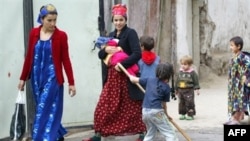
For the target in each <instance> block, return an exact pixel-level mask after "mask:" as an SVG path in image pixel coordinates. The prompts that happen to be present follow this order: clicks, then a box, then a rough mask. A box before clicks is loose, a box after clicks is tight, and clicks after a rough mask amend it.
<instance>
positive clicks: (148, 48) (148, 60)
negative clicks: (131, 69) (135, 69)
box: [138, 36, 160, 78]
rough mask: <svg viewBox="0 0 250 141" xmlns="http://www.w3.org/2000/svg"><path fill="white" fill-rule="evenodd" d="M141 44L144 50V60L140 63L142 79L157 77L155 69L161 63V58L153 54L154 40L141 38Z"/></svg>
mask: <svg viewBox="0 0 250 141" xmlns="http://www.w3.org/2000/svg"><path fill="white" fill-rule="evenodd" d="M140 44H141V49H142V58H141V59H140V60H139V62H138V65H139V68H140V78H145V77H156V76H155V69H156V67H157V65H158V64H159V63H160V56H158V55H156V54H155V53H154V52H153V48H154V38H153V37H150V36H142V37H141V38H140Z"/></svg>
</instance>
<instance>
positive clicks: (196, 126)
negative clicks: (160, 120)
mask: <svg viewBox="0 0 250 141" xmlns="http://www.w3.org/2000/svg"><path fill="white" fill-rule="evenodd" d="M207 81H209V83H207V82H204V83H203V82H201V87H202V89H201V90H200V93H201V94H200V95H199V96H197V95H196V97H195V102H196V110H197V114H196V116H195V120H193V121H187V120H179V119H178V117H179V115H178V110H177V109H178V105H177V104H178V100H176V101H173V100H172V101H171V102H170V103H168V108H169V114H170V115H171V116H172V117H173V119H174V122H175V123H176V124H177V125H178V126H179V127H180V128H181V129H182V130H183V131H184V132H185V134H186V135H188V137H190V139H191V140H192V141H223V123H224V122H225V121H227V80H226V77H218V78H216V79H211V80H207ZM247 120H249V119H248V117H246V118H245V120H244V122H247ZM176 132H177V134H178V137H179V141H185V140H186V139H185V138H184V136H183V135H182V134H181V133H180V132H179V131H178V130H177V129H176ZM92 135H93V130H86V129H78V130H77V131H76V130H74V131H73V130H71V131H70V132H69V134H68V136H67V137H66V141H81V140H82V139H83V138H88V137H91V136H92ZM137 137H138V135H133V136H123V137H108V138H103V139H102V141H135V140H136V138H137ZM154 141H164V139H163V137H162V136H161V135H160V134H157V137H156V139H155V140H154Z"/></svg>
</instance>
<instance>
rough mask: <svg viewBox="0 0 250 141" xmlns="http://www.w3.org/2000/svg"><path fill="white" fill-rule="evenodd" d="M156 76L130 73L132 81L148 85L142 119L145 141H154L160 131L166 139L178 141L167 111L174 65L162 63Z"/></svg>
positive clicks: (167, 140)
mask: <svg viewBox="0 0 250 141" xmlns="http://www.w3.org/2000/svg"><path fill="white" fill-rule="evenodd" d="M155 74H156V77H149V78H138V77H135V76H132V75H130V77H129V78H130V81H131V82H133V83H140V84H142V85H145V86H146V92H145V96H144V99H143V105H142V108H143V109H142V120H143V122H144V123H145V125H146V128H147V133H146V136H145V137H144V140H143V141H153V140H154V137H155V135H156V133H157V131H159V132H160V133H161V134H163V135H164V137H165V140H166V141H178V138H177V135H176V133H175V130H174V127H173V126H172V124H171V123H170V121H169V120H172V118H171V117H170V116H169V115H168V112H167V102H169V101H170V91H171V89H170V86H169V84H168V82H169V79H170V77H171V76H172V74H173V66H172V65H171V64H169V63H164V64H163V63H160V64H159V65H158V66H157V68H156V73H155Z"/></svg>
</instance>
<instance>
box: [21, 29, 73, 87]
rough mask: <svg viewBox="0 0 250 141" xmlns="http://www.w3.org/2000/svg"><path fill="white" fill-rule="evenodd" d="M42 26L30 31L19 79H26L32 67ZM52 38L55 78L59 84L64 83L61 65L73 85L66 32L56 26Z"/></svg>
mask: <svg viewBox="0 0 250 141" xmlns="http://www.w3.org/2000/svg"><path fill="white" fill-rule="evenodd" d="M41 27H42V26H39V27H36V28H33V29H32V30H31V31H30V35H29V43H28V50H27V54H26V57H25V61H24V64H23V69H22V73H21V76H20V80H24V81H26V80H28V79H29V78H30V72H31V69H32V64H33V58H34V48H35V45H36V43H37V41H38V40H39V36H40V30H41ZM51 40H52V58H53V62H54V66H55V72H56V78H57V81H58V83H59V84H63V83H64V78H63V67H64V70H65V72H66V75H67V78H68V82H69V85H74V76H73V70H72V65H71V61H70V58H69V51H68V37H67V34H66V33H65V32H63V31H61V30H59V29H58V28H56V29H55V31H54V33H53V35H52V36H51Z"/></svg>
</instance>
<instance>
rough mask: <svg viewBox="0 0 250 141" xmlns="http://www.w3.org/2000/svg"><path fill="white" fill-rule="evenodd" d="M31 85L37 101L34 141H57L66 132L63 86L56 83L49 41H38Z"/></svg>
mask: <svg viewBox="0 0 250 141" xmlns="http://www.w3.org/2000/svg"><path fill="white" fill-rule="evenodd" d="M34 54H35V55H34V62H33V68H32V72H31V84H32V89H33V94H34V99H35V102H36V114H35V119H34V125H33V133H32V139H33V141H56V140H58V139H59V138H61V137H63V135H65V134H66V133H67V132H66V130H65V129H64V128H63V126H62V125H61V119H62V110H63V85H59V84H58V82H57V80H56V75H55V67H54V64H53V60H52V51H51V40H46V41H42V40H39V41H38V42H37V44H36V46H35V52H34Z"/></svg>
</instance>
